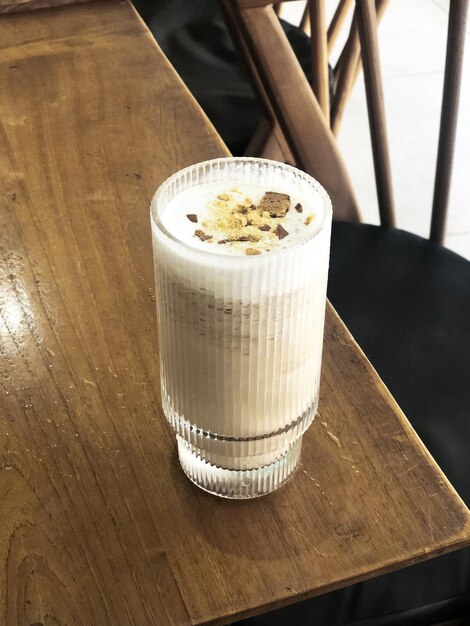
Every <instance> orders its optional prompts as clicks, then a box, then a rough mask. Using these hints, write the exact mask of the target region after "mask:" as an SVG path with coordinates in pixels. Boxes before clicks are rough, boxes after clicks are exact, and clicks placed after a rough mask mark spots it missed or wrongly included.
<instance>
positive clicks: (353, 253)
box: [239, 222, 470, 626]
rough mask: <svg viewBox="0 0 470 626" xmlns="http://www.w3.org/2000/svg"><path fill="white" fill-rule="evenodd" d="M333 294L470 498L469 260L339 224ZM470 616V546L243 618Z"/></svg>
mask: <svg viewBox="0 0 470 626" xmlns="http://www.w3.org/2000/svg"><path fill="white" fill-rule="evenodd" d="M328 296H329V298H330V300H331V302H332V304H333V305H334V306H335V308H336V309H337V311H338V313H339V314H340V316H341V317H342V319H343V320H344V322H345V323H346V325H347V326H348V327H349V329H350V331H351V333H352V334H353V336H354V338H355V339H356V341H357V342H358V343H359V345H360V346H361V348H362V349H363V350H364V352H365V353H366V355H367V357H368V358H369V359H370V361H371V362H372V364H373V365H374V367H375V368H376V369H377V371H378V373H379V375H380V376H381V378H382V379H383V380H384V382H385V384H386V385H387V386H388V388H389V390H390V391H391V393H392V394H393V396H394V397H395V399H396V400H397V402H398V404H399V405H400V406H401V408H402V409H403V411H404V413H405V414H406V415H407V417H408V419H409V420H410V422H411V424H412V425H413V427H414V428H415V430H416V431H417V432H418V434H419V435H420V437H421V438H422V440H423V441H424V443H425V445H426V446H427V448H428V449H429V450H430V452H431V454H432V455H433V456H434V458H435V459H436V461H437V463H438V464H439V465H440V467H441V468H442V470H443V471H444V473H445V474H446V475H447V477H448V478H449V480H450V481H451V482H452V484H453V485H454V487H455V488H456V489H457V491H458V493H459V494H460V495H461V497H462V498H463V500H464V501H465V502H466V504H467V505H470V472H469V463H468V460H467V459H468V454H469V449H470V262H469V261H467V260H466V259H464V258H462V257H460V256H459V255H457V254H454V253H453V252H451V251H449V250H447V249H446V248H444V247H442V246H439V245H437V244H434V243H432V242H430V241H428V240H425V239H422V238H421V237H418V236H416V235H412V234H410V233H407V232H404V231H401V230H390V229H386V228H383V227H380V226H371V225H367V224H351V223H345V222H336V223H334V224H333V231H332V248H331V259H330V274H329V287H328ZM462 615H466V616H468V617H467V618H468V622H462V623H469V624H470V550H469V549H465V550H459V551H458V552H454V553H452V554H449V555H446V556H443V557H439V558H436V559H432V560H430V561H426V562H424V563H420V564H418V565H415V566H413V567H409V568H406V569H403V570H401V571H398V572H394V573H392V574H387V575H385V576H381V577H379V578H375V579H373V580H369V581H366V582H363V583H359V584H356V585H353V586H352V587H349V588H346V589H342V590H339V591H336V592H333V593H329V594H326V595H324V596H320V597H318V598H314V599H312V600H307V601H304V602H301V603H298V604H295V605H292V606H290V607H286V608H284V609H280V610H278V611H274V612H271V613H267V614H265V615H262V616H259V617H256V618H251V619H249V620H243V621H241V622H239V624H240V626H241V625H243V626H248V625H250V626H267V625H268V624H269V626H280V625H283V626H284V625H286V626H287V625H290V624H295V625H296V626H302V625H307V624H308V625H312V626H313V625H319V626H337V625H340V624H341V625H346V624H347V625H353V624H354V626H392V625H396V626H398V625H400V626H402V625H403V624H405V625H408V624H410V625H412V624H436V623H437V622H439V621H444V620H448V619H451V618H453V617H456V616H459V617H461V616H462Z"/></svg>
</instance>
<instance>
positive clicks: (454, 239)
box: [446, 232, 470, 259]
mask: <svg viewBox="0 0 470 626" xmlns="http://www.w3.org/2000/svg"><path fill="white" fill-rule="evenodd" d="M446 246H447V247H448V248H450V249H451V250H453V251H454V252H457V253H458V254H460V255H461V256H463V257H465V258H466V259H470V232H469V233H461V234H460V235H449V236H448V237H447V241H446Z"/></svg>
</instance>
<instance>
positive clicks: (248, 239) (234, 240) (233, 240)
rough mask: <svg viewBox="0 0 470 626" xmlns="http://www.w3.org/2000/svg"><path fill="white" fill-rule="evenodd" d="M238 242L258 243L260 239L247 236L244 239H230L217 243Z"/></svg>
mask: <svg viewBox="0 0 470 626" xmlns="http://www.w3.org/2000/svg"><path fill="white" fill-rule="evenodd" d="M236 241H252V242H254V243H256V242H257V241H259V238H258V237H255V236H254V235H246V236H242V237H231V238H230V239H221V240H220V241H218V242H217V243H235V242H236Z"/></svg>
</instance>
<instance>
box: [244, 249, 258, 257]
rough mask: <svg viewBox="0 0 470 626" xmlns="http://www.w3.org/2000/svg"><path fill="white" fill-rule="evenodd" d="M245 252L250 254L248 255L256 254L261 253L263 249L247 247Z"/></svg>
mask: <svg viewBox="0 0 470 626" xmlns="http://www.w3.org/2000/svg"><path fill="white" fill-rule="evenodd" d="M245 254H248V256H254V255H255V254H261V250H256V249H255V248H247V249H246V250H245Z"/></svg>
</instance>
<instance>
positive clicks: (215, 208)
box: [160, 181, 324, 256]
mask: <svg viewBox="0 0 470 626" xmlns="http://www.w3.org/2000/svg"><path fill="white" fill-rule="evenodd" d="M266 192H276V193H285V187H284V188H279V187H276V186H272V185H271V186H269V188H268V187H266V186H265V185H257V184H245V183H243V184H240V183H239V182H235V181H233V183H231V182H228V181H223V182H216V183H206V184H202V185H197V186H194V187H191V188H189V189H185V190H184V191H181V192H180V193H178V194H177V195H175V196H174V197H173V198H172V199H171V200H170V201H169V203H168V204H167V206H166V207H165V208H164V210H163V212H162V214H161V215H160V219H161V223H162V225H163V227H164V228H165V229H166V230H167V231H168V232H169V233H170V234H171V235H173V237H175V238H176V239H178V240H179V241H182V242H183V243H185V244H188V245H190V246H192V247H194V248H199V249H201V250H205V251H207V252H212V253H215V254H222V255H236V256H241V255H245V254H247V252H246V250H247V249H255V250H257V251H258V253H261V254H263V253H267V252H270V251H274V250H279V249H281V248H286V247H289V246H292V245H295V244H297V243H299V242H301V241H303V240H305V239H308V238H309V237H310V236H311V235H312V234H313V233H314V232H315V230H316V229H317V226H318V223H319V222H320V221H321V219H322V216H323V211H324V202H322V199H321V197H320V196H319V194H314V193H312V189H311V187H309V186H308V185H305V187H304V188H302V185H301V184H299V187H298V189H295V192H294V193H292V192H290V193H289V198H290V206H289V209H288V211H287V213H286V214H285V216H284V217H279V218H272V217H269V215H266V212H264V216H263V215H260V213H261V211H256V210H253V208H251V209H247V210H246V212H245V213H244V214H242V213H240V207H249V206H250V205H252V207H253V206H254V207H256V206H258V205H259V203H260V201H261V200H262V198H263V196H264V194H265V193H266ZM221 197H222V198H226V200H220V198H221ZM296 207H298V209H296ZM224 211H225V213H228V212H229V213H231V214H233V215H234V216H235V217H237V218H238V219H239V220H241V223H240V231H239V235H242V236H247V235H248V238H253V237H254V238H258V239H259V241H253V240H249V241H234V242H229V243H223V244H220V243H218V242H220V241H224V240H226V238H227V237H230V235H231V230H230V229H229V228H227V227H225V228H224V224H221V223H220V220H218V223H217V216H218V213H219V214H221V213H222V212H224ZM188 216H190V217H188ZM253 216H254V217H255V218H256V219H255V225H254V226H253V225H252V226H250V225H249V224H250V221H252V220H250V217H253ZM195 219H197V221H193V220H195ZM246 221H248V225H243V222H246ZM278 225H281V226H282V228H283V231H285V232H287V233H288V234H287V235H284V236H283V237H282V238H279V236H278V235H277V234H276V232H275V230H276V228H277V226H278ZM260 226H264V227H265V228H266V229H267V227H268V226H270V230H269V231H267V230H261V229H260ZM196 233H199V235H200V234H201V233H202V234H203V237H202V239H201V238H200V237H199V236H198V235H197V234H196ZM205 237H207V239H206V238H205ZM209 237H210V238H209Z"/></svg>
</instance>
